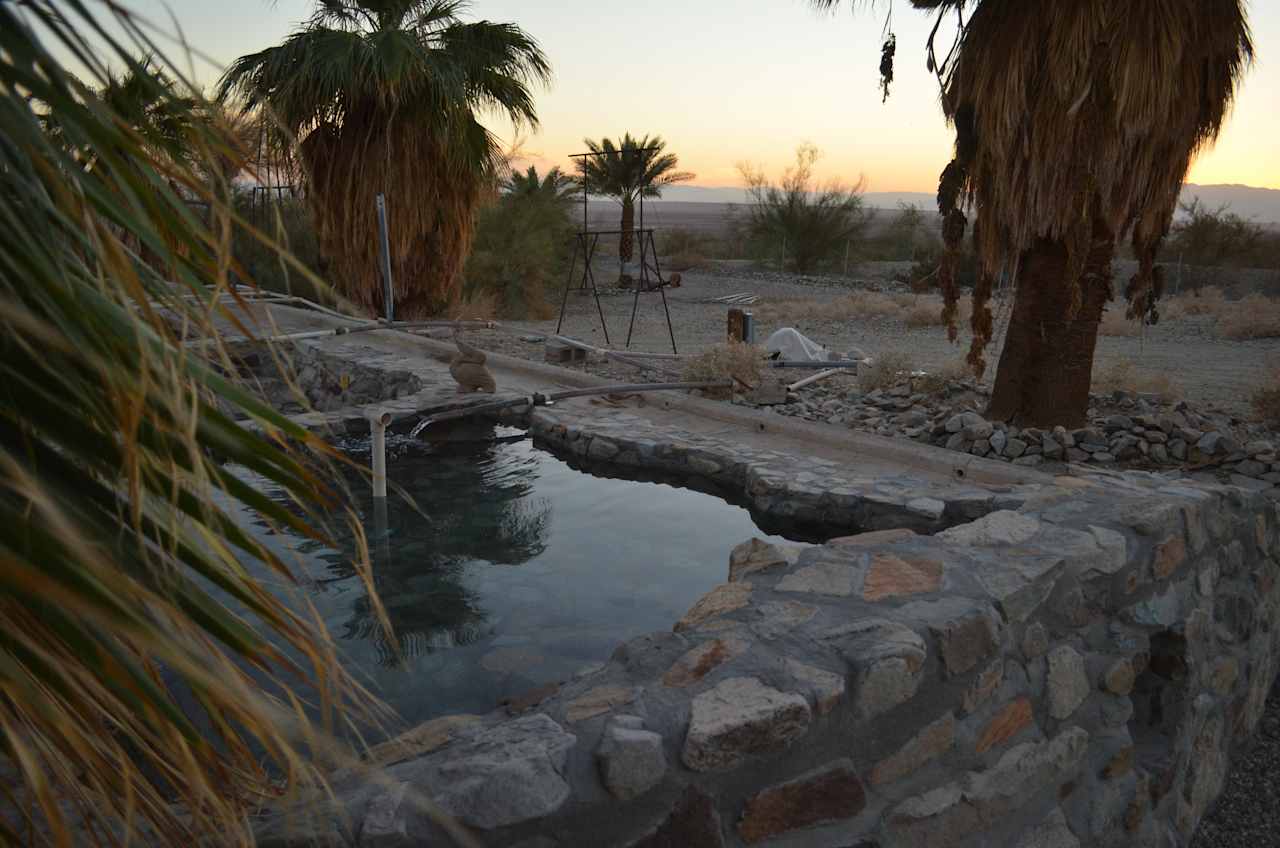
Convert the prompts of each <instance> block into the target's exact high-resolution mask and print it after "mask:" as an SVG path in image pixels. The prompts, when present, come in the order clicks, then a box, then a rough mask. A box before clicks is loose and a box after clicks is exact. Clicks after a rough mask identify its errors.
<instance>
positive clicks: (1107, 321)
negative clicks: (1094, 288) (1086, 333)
mask: <svg viewBox="0 0 1280 848" xmlns="http://www.w3.org/2000/svg"><path fill="white" fill-rule="evenodd" d="M1124 310H1125V307H1124V305H1123V304H1120V305H1115V304H1113V305H1112V306H1111V307H1109V308H1108V309H1107V311H1106V312H1103V313H1102V322H1101V323H1100V324H1098V333H1099V334H1101V335H1104V336H1124V337H1125V338H1137V337H1138V336H1141V335H1142V331H1143V324H1142V321H1135V320H1132V319H1130V318H1126V317H1125V314H1124Z"/></svg>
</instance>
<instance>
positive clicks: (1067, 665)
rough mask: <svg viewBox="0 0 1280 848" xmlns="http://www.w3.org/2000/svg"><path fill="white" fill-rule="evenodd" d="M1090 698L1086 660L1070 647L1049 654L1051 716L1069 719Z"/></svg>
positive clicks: (1062, 647) (1065, 646) (1063, 646)
mask: <svg viewBox="0 0 1280 848" xmlns="http://www.w3.org/2000/svg"><path fill="white" fill-rule="evenodd" d="M1087 697H1089V677H1088V675H1086V674H1085V670H1084V658H1083V657H1081V656H1080V654H1078V653H1077V652H1076V650H1075V649H1074V648H1072V647H1071V646H1070V645H1059V646H1058V647H1056V648H1054V649H1053V650H1052V651H1050V652H1049V715H1051V716H1053V717H1054V718H1056V719H1059V720H1061V719H1064V718H1067V717H1069V716H1070V715H1071V714H1072V713H1074V712H1075V711H1076V708H1077V707H1079V706H1080V705H1081V704H1082V703H1084V699H1085V698H1087Z"/></svg>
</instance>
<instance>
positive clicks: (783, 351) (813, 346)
mask: <svg viewBox="0 0 1280 848" xmlns="http://www.w3.org/2000/svg"><path fill="white" fill-rule="evenodd" d="M764 348H765V350H767V351H768V352H769V353H776V354H777V357H776V358H777V359H781V360H783V361H785V362H836V361H839V360H848V359H858V360H865V359H866V354H865V353H863V352H862V351H860V350H858V349H856V348H855V349H853V350H851V351H850V352H849V353H847V354H845V353H835V352H833V351H830V350H827V349H826V348H825V347H823V346H822V345H820V344H818V343H817V342H815V341H814V340H813V339H811V338H809V337H808V336H806V335H804V334H803V333H801V332H800V331H799V330H797V329H796V328H795V327H783V328H782V329H781V330H778V331H776V332H774V334H773V335H771V336H769V339H768V340H767V341H766V342H765V343H764Z"/></svg>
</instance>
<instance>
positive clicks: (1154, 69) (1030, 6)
mask: <svg viewBox="0 0 1280 848" xmlns="http://www.w3.org/2000/svg"><path fill="white" fill-rule="evenodd" d="M813 2H814V3H815V5H817V6H819V7H821V8H830V7H834V6H837V5H839V3H840V0H813ZM911 2H912V5H913V6H915V7H916V8H918V9H924V10H928V11H932V12H934V13H936V14H938V15H943V14H950V13H955V14H956V16H957V18H958V19H959V20H960V21H961V27H960V32H959V34H958V36H957V41H956V44H955V47H954V51H953V53H952V54H951V56H950V58H949V59H948V60H944V61H942V62H936V61H935V58H934V57H935V56H936V55H938V54H936V53H935V52H934V50H933V45H932V44H930V45H929V56H930V67H932V68H934V69H935V70H936V72H937V73H938V77H939V80H940V82H941V84H942V86H943V91H942V95H943V96H942V107H943V111H944V113H945V114H946V116H947V119H948V121H950V122H951V123H952V124H953V126H954V127H955V133H956V142H955V157H954V159H953V160H952V161H951V163H950V164H949V165H947V167H946V169H945V170H944V171H943V173H942V177H941V180H940V182H939V186H938V207H939V211H940V212H941V213H942V214H943V216H944V237H945V239H946V241H947V245H948V248H949V250H948V259H946V260H944V262H943V265H942V268H941V269H940V271H941V273H940V274H939V277H940V279H941V282H942V283H943V290H944V294H945V296H946V300H947V304H948V306H947V317H948V320H949V322H952V323H953V321H954V316H955V307H954V304H955V302H956V299H957V296H958V290H957V287H956V285H955V283H954V279H955V278H954V268H955V260H956V257H957V256H958V248H959V245H960V241H961V239H962V238H963V235H964V231H965V228H966V225H967V218H966V214H965V211H966V210H968V211H969V212H971V213H972V214H973V215H974V217H975V225H974V241H975V246H976V248H977V253H978V256H979V258H980V260H981V263H982V273H981V275H980V280H979V283H978V285H977V287H976V289H975V291H974V309H973V335H974V339H973V345H972V347H971V348H970V351H969V361H970V363H971V364H972V365H973V366H974V368H975V370H976V371H978V372H979V373H981V371H982V370H983V369H984V368H985V365H986V363H985V360H984V358H983V353H984V349H985V346H986V344H987V342H988V341H989V340H990V338H991V333H992V320H991V319H992V316H991V310H990V308H989V306H988V301H989V297H990V294H991V287H992V281H993V279H994V278H995V277H996V276H997V275H998V274H999V272H1000V270H1001V268H1002V267H1003V268H1008V269H1011V270H1012V271H1013V279H1014V282H1015V286H1016V288H1015V295H1014V305H1013V312H1012V317H1011V320H1010V324H1009V331H1008V336H1007V338H1006V340H1005V346H1004V351H1003V353H1002V355H1001V357H1000V365H999V368H998V370H997V373H996V380H995V386H994V391H993V394H992V399H991V406H990V410H989V413H990V414H991V415H992V416H993V417H996V418H1000V419H1005V420H1011V421H1019V422H1023V423H1027V424H1034V425H1051V424H1064V425H1066V426H1080V425H1081V424H1083V422H1084V419H1085V416H1086V412H1087V408H1088V400H1089V385H1090V380H1091V375H1092V368H1093V355H1094V348H1095V345H1096V343H1097V335H1098V323H1099V321H1100V320H1101V317H1102V311H1103V308H1104V307H1105V305H1106V302H1107V301H1108V300H1109V299H1110V298H1111V297H1112V289H1111V262H1112V259H1113V258H1114V256H1115V247H1116V242H1117V240H1119V239H1121V238H1124V237H1126V236H1128V237H1130V238H1131V239H1132V244H1133V250H1134V253H1135V255H1136V257H1137V259H1138V263H1139V264H1138V271H1137V273H1136V274H1134V276H1133V277H1132V279H1130V280H1129V282H1128V285H1127V286H1126V287H1125V296H1126V298H1127V300H1128V314H1129V316H1130V317H1131V318H1135V319H1139V318H1143V317H1144V316H1146V315H1147V314H1148V313H1149V312H1151V311H1152V310H1153V309H1154V305H1155V301H1156V298H1158V297H1159V295H1160V293H1161V290H1162V288H1163V279H1162V271H1161V269H1160V268H1159V267H1157V266H1156V264H1155V259H1156V252H1157V250H1158V249H1159V247H1160V244H1161V241H1162V240H1163V239H1164V237H1165V235H1166V233H1167V232H1168V231H1169V226H1170V222H1171V221H1172V218H1173V214H1174V211H1175V210H1176V207H1177V202H1178V191H1179V188H1180V186H1181V185H1182V181H1183V179H1184V178H1185V176H1186V173H1187V169H1188V167H1189V166H1190V163H1191V160H1192V159H1193V157H1194V156H1195V155H1196V154H1197V153H1198V152H1199V151H1200V150H1201V149H1203V148H1204V147H1205V146H1206V145H1208V144H1210V143H1212V142H1213V140H1214V139H1215V138H1216V137H1217V134H1218V131H1219V130H1220V128H1221V127H1222V123H1223V120H1224V119H1225V117H1226V115H1227V113H1228V110H1229V108H1230V106H1231V102H1232V100H1233V98H1234V96H1235V92H1236V87H1237V85H1238V83H1239V81H1240V79H1241V76H1242V74H1243V72H1244V70H1245V68H1246V67H1247V66H1248V65H1249V63H1250V61H1251V59H1252V56H1253V47H1252V43H1251V39H1250V35H1249V26H1248V21H1247V16H1246V12H1245V3H1244V2H1243V0H1165V2H1161V3H1159V4H1148V3H1132V2H1129V1H1128V0H1075V2H1070V3H1026V2H1021V0H911ZM966 12H967V13H968V14H969V17H968V19H967V20H965V19H964V14H965V13H966ZM935 31H936V30H935ZM890 73H891V69H890ZM951 332H952V336H953V338H954V333H955V328H954V326H952V327H951Z"/></svg>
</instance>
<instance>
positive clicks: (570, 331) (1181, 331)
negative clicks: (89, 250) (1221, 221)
mask: <svg viewBox="0 0 1280 848" xmlns="http://www.w3.org/2000/svg"><path fill="white" fill-rule="evenodd" d="M906 267H907V263H891V262H882V263H866V264H864V265H860V266H857V267H856V268H854V269H852V272H851V278H838V277H828V278H824V277H804V278H801V277H797V276H795V275H791V274H779V273H776V272H771V271H757V270H752V269H750V268H748V267H745V266H744V265H743V264H742V263H729V262H725V263H717V265H716V267H715V268H714V269H710V270H700V271H686V272H683V274H682V276H683V285H682V286H681V287H680V288H678V289H669V290H668V292H667V300H668V302H669V306H670V309H671V318H672V323H673V325H674V329H675V336H676V343H677V345H678V347H679V349H680V352H681V353H690V352H698V351H701V350H704V349H705V348H707V347H709V346H711V345H714V344H717V343H719V342H721V341H723V340H724V338H725V316H726V312H727V311H728V307H727V306H725V305H724V304H716V303H707V302H706V301H707V300H709V299H711V298H713V297H717V296H720V295H725V294H730V293H736V292H742V291H750V292H752V293H754V294H756V295H759V297H760V301H759V302H758V303H757V305H756V306H754V307H747V308H748V309H753V310H755V311H756V312H757V313H763V312H764V311H765V310H766V308H767V306H768V305H769V304H770V303H777V302H778V301H786V300H812V301H818V302H826V301H830V300H833V299H835V298H838V297H840V296H841V295H843V294H847V293H848V292H849V291H850V290H852V289H878V290H891V291H902V290H903V288H902V286H901V284H899V283H896V282H894V281H893V274H894V273H896V272H899V271H901V270H903V269H905V268H906ZM612 274H613V275H616V266H614V268H613V270H612ZM596 276H597V280H598V281H600V282H601V283H603V281H605V280H608V279H611V278H612V277H611V272H610V270H609V269H608V268H607V267H605V265H602V266H601V267H600V268H599V269H598V272H597V275H596ZM632 303H633V298H632V295H631V294H630V293H629V292H622V291H617V290H611V291H606V290H605V289H603V288H602V296H601V305H602V307H603V309H604V313H605V318H606V321H607V322H608V327H609V341H610V343H611V344H610V346H612V347H614V348H619V349H620V348H622V347H623V345H624V343H625V340H626V335H627V326H628V322H629V319H630V316H631V308H632ZM557 306H558V304H557ZM790 323H791V325H792V326H795V327H796V328H797V329H798V330H800V331H801V332H802V333H804V334H806V335H808V336H810V337H811V338H813V339H815V340H817V341H819V342H822V343H823V344H825V345H827V347H829V348H832V349H835V350H841V349H848V348H849V347H851V346H857V347H860V348H862V349H864V350H866V351H867V352H869V353H872V354H876V353H883V352H885V351H890V350H897V351H905V352H908V353H909V354H910V356H911V358H912V360H913V362H914V364H915V366H916V367H917V368H923V369H926V370H929V369H937V368H940V367H942V366H944V365H947V364H950V363H953V362H955V361H956V360H958V359H962V358H963V356H964V353H965V352H966V351H967V349H968V338H967V334H965V333H962V334H961V338H960V341H959V344H955V345H953V344H951V343H950V342H948V341H947V337H946V332H945V331H944V330H943V329H942V328H940V327H923V328H918V327H908V326H906V324H904V323H903V322H902V320H900V318H898V317H891V318H866V319H858V318H853V319H839V320H832V319H823V318H813V319H803V320H798V321H794V322H790ZM783 325H784V324H783V323H782V322H780V321H769V320H767V319H766V318H764V317H763V315H759V316H758V318H757V338H759V339H761V340H763V339H764V338H766V337H767V336H768V334H769V333H771V332H773V331H774V330H775V329H778V327H779V326H783ZM1206 325H1207V322H1206V320H1205V319H1203V318H1188V319H1182V320H1176V321H1172V320H1170V321H1164V322H1162V323H1161V324H1159V325H1158V326H1156V327H1152V328H1149V331H1148V333H1147V335H1146V337H1145V338H1117V337H1110V336H1104V337H1102V338H1100V339H1099V342H1098V355H1097V359H1096V361H1095V369H1096V370H1099V371H1100V370H1102V369H1105V368H1107V367H1109V366H1112V365H1115V364H1116V363H1119V362H1128V363H1130V364H1131V365H1132V367H1133V371H1134V373H1135V375H1136V376H1138V377H1159V376H1168V377H1170V378H1171V379H1172V380H1173V381H1174V383H1175V384H1176V386H1177V388H1178V389H1179V390H1180V392H1179V393H1180V394H1181V395H1182V396H1183V397H1185V398H1186V399H1187V400H1188V401H1190V402H1192V403H1194V404H1197V405H1199V406H1203V407H1206V408H1212V407H1217V408H1221V409H1224V410H1227V411H1229V412H1232V413H1234V414H1237V415H1242V416H1243V415H1247V414H1248V413H1249V406H1248V397H1249V394H1250V392H1251V391H1252V390H1253V388H1254V387H1255V386H1257V385H1258V384H1259V383H1261V382H1262V381H1263V380H1264V378H1265V376H1266V374H1267V366H1268V362H1269V360H1271V359H1275V358H1280V356H1278V355H1280V339H1265V340H1257V341H1247V342H1232V341H1225V340H1221V339H1216V338H1212V337H1211V336H1210V335H1209V334H1208V332H1207V327H1206ZM518 326H521V327H527V328H529V329H531V330H536V331H538V332H544V333H545V332H553V331H554V330H555V327H556V320H555V319H551V320H549V321H532V322H520V323H519V324H518ZM997 327H999V325H997ZM563 332H564V333H565V334H566V335H570V336H574V337H576V338H580V339H582V340H584V341H587V342H590V343H592V344H596V345H600V346H602V347H603V346H605V339H604V334H603V333H602V332H601V329H600V319H599V316H598V315H597V313H596V306H595V301H594V299H593V298H591V297H590V296H589V295H588V296H584V295H581V294H578V293H577V292H576V291H574V292H571V293H570V295H569V307H568V312H567V314H566V316H565V321H564V327H563ZM470 335H474V336H475V341H476V342H477V343H480V344H481V345H482V346H484V347H487V348H488V349H491V350H501V351H503V352H505V353H511V354H514V355H517V356H524V357H526V358H530V359H540V358H541V357H542V347H541V344H540V343H527V342H520V341H519V340H518V339H515V338H513V337H504V338H499V336H500V335H501V334H497V333H486V334H483V335H481V334H469V336H470ZM1000 341H1001V339H1000V338H999V337H998V338H997V339H996V341H995V342H994V343H993V346H992V348H990V354H989V356H988V359H990V360H991V361H992V362H993V363H994V362H995V361H996V359H997V358H998V357H997V355H996V354H997V353H998V350H999V343H1000ZM631 347H632V349H634V350H642V351H650V352H656V353H662V352H670V350H671V342H670V339H669V338H668V335H667V326H666V322H665V320H664V318H663V314H662V301H661V299H660V298H659V296H658V295H657V294H643V295H641V296H640V304H639V309H638V311H637V317H636V328H635V336H634V338H633V339H632V345H631ZM592 370H601V369H597V368H595V367H593V368H592ZM993 372H994V368H992V369H989V371H988V379H990V377H991V376H992V374H993ZM601 373H605V374H607V375H609V376H617V377H622V378H624V379H633V378H634V377H635V376H636V374H635V372H634V371H633V370H631V369H627V368H626V367H625V366H616V367H615V366H610V367H609V368H607V369H603V370H601Z"/></svg>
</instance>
